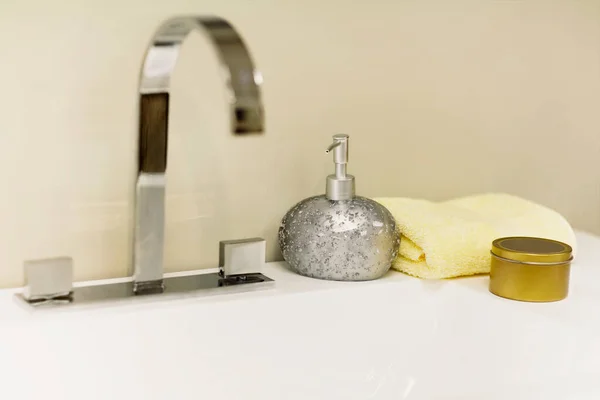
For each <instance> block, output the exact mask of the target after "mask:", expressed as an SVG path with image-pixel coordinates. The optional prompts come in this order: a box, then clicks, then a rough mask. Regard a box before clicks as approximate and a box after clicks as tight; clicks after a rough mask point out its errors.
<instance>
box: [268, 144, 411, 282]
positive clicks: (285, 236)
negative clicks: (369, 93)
mask: <svg viewBox="0 0 600 400" xmlns="http://www.w3.org/2000/svg"><path fill="white" fill-rule="evenodd" d="M348 141H349V137H348V135H334V136H333V143H332V144H331V145H330V146H329V148H328V149H327V151H326V152H327V153H330V152H332V153H333V162H334V163H335V174H334V175H329V176H328V177H327V184H326V190H325V195H321V196H315V197H310V198H308V199H305V200H302V201H301V202H300V203H298V204H296V205H295V206H294V207H292V208H291V209H290V210H289V211H288V212H287V214H286V215H285V216H284V217H283V220H282V221H281V226H280V228H279V246H280V247H281V252H282V253H283V258H284V259H285V260H286V261H287V262H288V263H289V265H290V267H291V268H292V269H293V270H294V271H295V272H297V273H299V274H301V275H305V276H310V277H313V278H319V279H330V280H341V281H363V280H370V279H377V278H379V277H381V276H382V275H383V274H385V273H386V272H387V271H388V270H389V269H390V266H391V264H392V261H393V260H394V258H395V257H396V255H397V253H398V247H399V245H400V235H399V233H398V232H396V222H395V221H394V217H392V214H391V213H390V212H389V211H388V210H387V209H386V208H385V207H384V206H382V205H381V204H379V203H377V202H376V201H373V200H371V199H367V198H365V197H360V196H356V195H355V183H354V181H355V180H354V176H352V175H348V174H347V173H346V167H347V164H348Z"/></svg>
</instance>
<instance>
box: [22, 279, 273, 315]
mask: <svg viewBox="0 0 600 400" xmlns="http://www.w3.org/2000/svg"><path fill="white" fill-rule="evenodd" d="M274 283H275V282H274V281H273V280H272V279H270V278H268V277H266V276H264V275H262V274H249V275H245V276H243V277H234V278H223V277H221V276H220V274H219V273H208V274H197V275H188V276H180V277H171V278H165V279H164V280H163V284H164V294H163V295H161V296H160V298H164V296H168V295H176V294H182V293H187V292H194V291H198V294H197V295H196V296H198V297H204V296H212V295H219V294H228V293H240V292H248V291H255V290H262V289H267V288H270V287H272V286H273V285H274ZM143 294H145V293H143ZM148 294H150V293H148ZM16 297H17V298H18V299H19V300H21V301H23V302H24V303H25V304H27V305H29V306H31V307H34V308H39V307H56V306H67V305H85V304H90V303H98V302H107V301H115V300H123V299H128V298H131V299H133V298H134V297H135V298H140V297H145V296H140V293H136V292H135V291H134V282H122V283H112V284H106V285H93V286H84V287H76V288H74V289H73V291H72V293H71V295H70V296H68V297H63V298H49V299H40V300H38V301H35V302H31V301H28V300H27V299H26V298H25V297H24V296H23V295H22V294H17V295H16Z"/></svg>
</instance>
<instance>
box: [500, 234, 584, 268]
mask: <svg viewBox="0 0 600 400" xmlns="http://www.w3.org/2000/svg"><path fill="white" fill-rule="evenodd" d="M572 252H573V249H572V248H571V246H569V245H568V244H566V243H562V242H559V241H557V240H552V239H544V238H537V237H527V236H513V237H504V238H499V239H496V240H494V241H493V242H492V253H493V254H494V255H496V256H498V257H502V258H506V259H508V260H513V261H522V262H525V263H528V262H529V263H556V262H564V261H569V260H570V259H571V256H572Z"/></svg>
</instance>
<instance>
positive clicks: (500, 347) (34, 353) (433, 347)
mask: <svg viewBox="0 0 600 400" xmlns="http://www.w3.org/2000/svg"><path fill="white" fill-rule="evenodd" d="M586 241H588V242H589V246H592V245H593V246H595V247H594V248H600V246H599V245H600V239H596V238H591V237H590V236H586V237H584V238H583V240H582V241H581V243H582V244H584V242H586ZM589 246H588V247H589ZM581 247H582V248H581V250H580V257H579V258H580V260H578V261H577V263H576V264H575V266H574V269H573V283H572V293H571V295H570V296H569V298H568V299H567V300H565V301H563V302H559V303H552V304H550V303H548V304H530V303H519V302H513V301H508V300H505V299H501V298H498V297H495V296H493V295H491V294H490V293H489V292H488V291H487V287H486V284H487V278H486V277H477V278H466V279H458V280H452V281H438V282H429V281H420V280H417V279H413V278H409V277H407V276H404V275H401V274H398V273H391V274H389V275H388V276H387V277H386V278H384V279H382V280H379V281H376V282H366V283H350V284H344V283H336V282H324V281H317V280H312V279H309V278H304V277H300V276H296V275H293V274H291V273H290V272H287V271H286V270H285V269H284V268H283V264H280V263H279V264H277V263H276V264H270V265H269V271H267V272H268V274H269V275H270V276H274V277H275V278H276V279H277V284H278V286H277V289H275V290H271V291H265V292H257V293H248V294H239V295H237V294H236V295H231V296H224V297H214V298H210V299H196V298H193V297H192V298H190V297H188V298H182V299H178V300H173V301H168V302H160V301H152V302H140V303H139V304H117V305H114V306H111V307H103V308H93V309H72V310H68V311H45V312H34V313H33V314H28V313H27V312H26V311H24V310H23V309H20V308H18V307H17V306H16V303H14V302H13V301H11V299H10V298H11V297H12V295H11V294H10V293H9V292H5V293H3V294H2V295H0V323H1V324H2V329H1V330H0V347H1V348H0V350H1V352H0V374H1V375H0V376H1V377H2V380H1V382H2V383H1V384H0V394H1V395H2V398H17V397H18V398H21V399H34V398H36V399H39V398H44V399H61V400H67V399H81V398H85V399H103V400H104V399H161V400H163V399H173V400H185V399H211V400H217V399H226V400H229V399H244V400H246V399H247V400H253V399H261V400H263V399H294V400H295V399H328V400H330V399H344V400H353V399H386V400H387V399H390V400H391V399H393V400H398V399H411V400H412V399H427V400H431V399H462V400H466V399H473V400H475V399H477V400H483V399H485V400H500V399H502V400H505V399H506V400H508V399H510V400H515V399H518V400H521V399H528V400H529V399H544V400H558V399H561V400H563V399H598V398H600V383H595V382H600V380H598V377H600V316H597V315H596V314H597V308H598V304H600V294H596V292H597V291H596V290H591V289H595V288H597V286H598V285H600V279H598V277H600V273H598V272H595V268H593V266H594V265H597V263H598V261H600V257H598V258H595V259H588V258H590V257H592V253H591V250H590V251H588V252H586V249H585V248H583V247H584V246H581ZM590 249H591V247H590ZM594 251H595V250H594ZM593 257H597V255H596V254H595V253H594V255H593ZM3 310H4V311H5V312H3Z"/></svg>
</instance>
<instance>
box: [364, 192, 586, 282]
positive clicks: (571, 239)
mask: <svg viewBox="0 0 600 400" xmlns="http://www.w3.org/2000/svg"><path fill="white" fill-rule="evenodd" d="M375 200H376V201H378V202H379V203H381V204H383V205H384V206H385V207H387V208H388V210H390V212H391V213H392V215H393V216H394V218H395V219H396V225H397V227H398V229H399V231H400V234H401V239H400V251H399V253H398V257H396V259H395V260H394V262H393V263H392V268H394V269H395V270H398V271H402V272H405V273H407V274H409V275H413V276H416V277H419V278H425V279H442V278H452V277H457V276H464V275H474V274H482V273H489V272H490V261H491V256H490V250H491V245H492V241H493V240H494V239H497V238H500V237H505V236H536V237H543V238H548V239H554V240H559V241H561V242H564V243H567V244H569V245H571V247H573V253H575V251H576V243H575V233H574V232H573V229H572V228H571V226H570V225H569V223H568V222H567V220H566V219H565V218H564V217H563V216H561V215H560V214H558V213H557V212H556V211H553V210H551V209H549V208H547V207H544V206H542V205H539V204H536V203H533V202H531V201H528V200H524V199H522V198H519V197H516V196H512V195H508V194H503V193H490V194H482V195H476V196H468V197H462V198H458V199H454V200H450V201H445V202H439V203H436V202H432V201H427V200H419V199H409V198H377V199H375Z"/></svg>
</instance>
